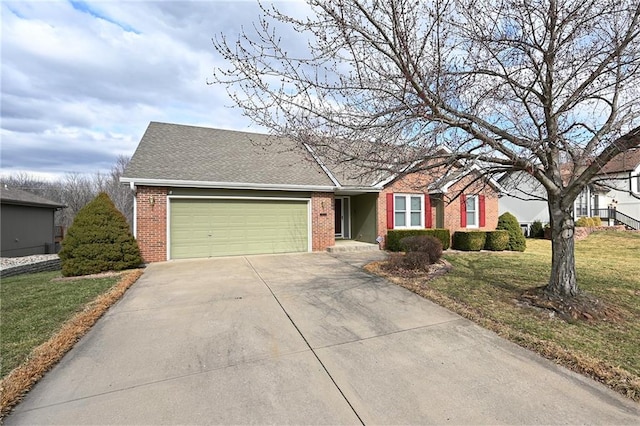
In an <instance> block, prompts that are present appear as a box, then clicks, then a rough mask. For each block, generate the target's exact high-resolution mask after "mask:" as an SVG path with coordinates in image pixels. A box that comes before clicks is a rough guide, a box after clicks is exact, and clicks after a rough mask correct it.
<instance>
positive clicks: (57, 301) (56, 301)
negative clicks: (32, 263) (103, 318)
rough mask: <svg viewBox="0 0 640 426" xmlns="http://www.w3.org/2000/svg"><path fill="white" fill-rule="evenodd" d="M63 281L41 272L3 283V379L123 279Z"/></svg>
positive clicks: (0, 349) (0, 371) (0, 333)
mask: <svg viewBox="0 0 640 426" xmlns="http://www.w3.org/2000/svg"><path fill="white" fill-rule="evenodd" d="M60 277H61V275H60V272H42V273H37V274H26V275H19V276H16V277H9V278H3V279H2V287H1V290H0V296H1V297H0V301H1V302H0V303H1V304H2V307H1V309H2V318H1V322H0V336H2V339H1V341H0V357H1V358H0V359H1V360H2V361H1V362H0V377H4V376H6V375H7V374H8V373H9V372H10V371H11V370H13V369H14V368H15V367H17V366H18V365H19V364H21V363H22V362H23V361H25V360H26V358H27V356H28V355H29V354H30V353H31V351H32V350H33V349H34V348H35V347H37V346H38V345H40V344H42V343H43V342H45V341H47V340H48V339H49V338H50V337H51V336H52V335H53V334H55V333H56V332H57V331H58V330H59V329H60V327H61V325H62V324H63V323H64V322H65V321H67V320H68V319H69V318H71V317H72V316H73V315H74V314H75V313H76V312H78V311H80V310H82V308H83V307H84V306H85V305H86V304H87V303H88V302H90V301H92V300H94V299H95V298H96V297H97V296H99V295H100V294H102V293H104V292H105V291H107V290H108V289H109V288H111V287H113V286H114V285H115V284H116V283H117V282H118V280H119V279H120V276H110V277H104V278H84V279H74V280H57V278H60Z"/></svg>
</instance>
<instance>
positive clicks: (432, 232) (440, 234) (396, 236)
mask: <svg viewBox="0 0 640 426" xmlns="http://www.w3.org/2000/svg"><path fill="white" fill-rule="evenodd" d="M416 236H431V237H435V238H437V239H438V240H440V242H441V243H442V249H443V250H447V249H448V248H449V247H450V245H451V234H450V233H449V230H448V229H440V228H436V229H394V230H391V231H388V232H387V243H386V246H385V248H386V249H387V250H389V251H403V250H404V249H403V248H402V245H401V244H400V240H402V239H403V238H406V237H416Z"/></svg>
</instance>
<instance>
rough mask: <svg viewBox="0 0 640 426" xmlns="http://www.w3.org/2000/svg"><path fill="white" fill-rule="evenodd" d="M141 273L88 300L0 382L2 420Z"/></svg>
mask: <svg viewBox="0 0 640 426" xmlns="http://www.w3.org/2000/svg"><path fill="white" fill-rule="evenodd" d="M141 275H142V270H140V269H136V270H133V271H129V272H125V273H123V275H122V278H121V279H120V281H119V282H118V283H117V284H116V285H115V286H113V287H112V288H111V289H110V290H109V291H107V292H106V293H104V294H102V295H100V296H98V297H97V298H96V299H94V300H93V301H92V302H90V303H88V304H87V305H86V306H85V308H84V310H83V311H82V312H78V313H77V314H76V315H74V316H73V317H72V318H71V319H70V320H69V321H67V322H65V323H64V324H63V325H62V327H61V328H60V330H59V331H58V332H57V333H56V334H55V335H54V336H53V337H51V338H50V339H49V340H47V341H46V342H45V343H43V344H41V345H40V346H38V347H36V348H35V349H34V350H33V351H32V352H31V354H30V356H29V357H28V359H27V360H26V361H25V362H24V363H22V364H21V365H19V366H18V367H16V368H15V369H13V370H12V371H11V372H10V373H9V374H8V375H7V376H5V377H4V378H3V379H2V380H1V381H0V419H2V418H4V417H5V416H6V415H7V414H9V412H10V411H11V409H12V408H13V407H14V406H15V405H16V404H17V403H18V402H20V400H21V399H22V397H23V396H24V395H25V394H26V393H27V392H28V391H29V390H30V389H31V388H32V387H33V386H34V385H35V384H36V383H37V382H38V380H40V379H41V378H42V376H44V374H45V373H46V372H47V371H49V370H50V369H51V368H52V367H53V366H54V365H55V364H57V363H58V361H60V359H62V357H63V356H64V355H65V354H66V353H67V352H68V351H69V350H70V349H71V348H72V347H73V345H75V343H76V342H77V341H78V340H80V338H81V337H82V336H84V335H85V334H86V333H87V332H88V331H89V329H91V327H92V326H93V325H94V324H95V323H96V321H97V320H98V319H99V318H100V317H101V316H102V315H103V314H104V313H105V312H106V311H107V309H109V307H111V305H113V304H114V303H115V302H117V301H118V300H119V299H120V298H121V297H122V295H124V293H125V291H127V289H128V288H129V287H131V285H133V283H135V282H136V281H137V280H138V278H139V277H140V276H141Z"/></svg>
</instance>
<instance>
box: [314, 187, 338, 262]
mask: <svg viewBox="0 0 640 426" xmlns="http://www.w3.org/2000/svg"><path fill="white" fill-rule="evenodd" d="M334 202H335V197H334V195H333V193H328V192H314V193H312V194H311V239H312V249H313V251H323V250H326V248H327V247H331V246H334V245H335V244H336V237H335V214H334Z"/></svg>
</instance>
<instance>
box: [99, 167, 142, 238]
mask: <svg viewBox="0 0 640 426" xmlns="http://www.w3.org/2000/svg"><path fill="white" fill-rule="evenodd" d="M130 159H131V158H130V157H127V156H124V155H119V156H118V158H116V163H115V164H114V165H113V167H112V168H111V170H110V172H109V174H108V175H107V176H106V179H104V181H103V182H102V183H101V186H100V191H101V192H106V193H107V194H108V195H109V198H111V201H113V204H115V206H116V207H117V209H118V210H120V212H121V213H122V214H123V215H124V216H125V217H126V218H127V222H128V223H129V226H130V227H131V226H132V224H133V199H134V192H133V191H132V190H131V188H130V187H129V186H127V185H123V184H122V183H120V177H122V175H123V174H124V169H125V168H126V167H127V164H129V160H130Z"/></svg>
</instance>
